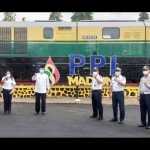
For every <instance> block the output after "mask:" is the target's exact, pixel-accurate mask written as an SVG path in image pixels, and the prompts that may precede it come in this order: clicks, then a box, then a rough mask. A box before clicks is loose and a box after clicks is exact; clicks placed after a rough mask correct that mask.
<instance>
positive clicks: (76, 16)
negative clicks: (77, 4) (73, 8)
mask: <svg viewBox="0 0 150 150" xmlns="http://www.w3.org/2000/svg"><path fill="white" fill-rule="evenodd" d="M80 20H93V13H92V12H73V15H72V17H71V21H73V22H74V21H80Z"/></svg>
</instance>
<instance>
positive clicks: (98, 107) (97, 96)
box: [90, 67, 103, 121]
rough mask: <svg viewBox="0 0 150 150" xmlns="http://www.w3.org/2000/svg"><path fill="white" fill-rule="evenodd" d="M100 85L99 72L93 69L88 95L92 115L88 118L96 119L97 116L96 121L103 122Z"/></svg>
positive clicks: (100, 77)
mask: <svg viewBox="0 0 150 150" xmlns="http://www.w3.org/2000/svg"><path fill="white" fill-rule="evenodd" d="M102 84H103V77H102V76H100V75H99V70H98V68H97V67H95V68H94V70H93V79H92V88H91V93H90V97H91V98H92V107H93V115H92V116H91V117H90V118H97V117H98V114H99V117H98V118H97V121H100V120H103V105H102Z"/></svg>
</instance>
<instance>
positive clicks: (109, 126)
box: [0, 97, 150, 137]
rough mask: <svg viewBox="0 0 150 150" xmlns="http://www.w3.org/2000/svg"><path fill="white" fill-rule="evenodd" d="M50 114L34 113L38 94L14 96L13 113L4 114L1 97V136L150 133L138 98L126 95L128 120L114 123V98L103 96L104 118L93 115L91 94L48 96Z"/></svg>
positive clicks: (121, 135) (48, 111)
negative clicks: (145, 124) (141, 116)
mask: <svg viewBox="0 0 150 150" xmlns="http://www.w3.org/2000/svg"><path fill="white" fill-rule="evenodd" d="M46 103H47V104H46V115H42V114H39V115H38V116H36V115H34V109H35V98H21V99H15V98H13V100H12V114H10V115H3V105H4V104H3V100H2V99H0V137H150V130H147V129H145V128H139V127H138V126H137V125H138V124H139V123H140V109H139V103H138V101H137V100H136V98H126V99H125V105H126V106H125V110H126V117H125V123H124V124H121V125H120V124H118V122H115V123H111V122H109V121H108V120H109V119H111V118H112V117H113V116H112V107H111V99H109V98H103V107H104V120H103V121H96V119H91V118H89V116H90V115H92V105H91V99H90V98H80V101H75V98H52V97H51V98H50V97H49V98H47V102H46Z"/></svg>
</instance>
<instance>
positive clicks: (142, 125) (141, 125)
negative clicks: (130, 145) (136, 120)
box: [138, 124, 146, 127]
mask: <svg viewBox="0 0 150 150" xmlns="http://www.w3.org/2000/svg"><path fill="white" fill-rule="evenodd" d="M138 127H146V124H140V125H138Z"/></svg>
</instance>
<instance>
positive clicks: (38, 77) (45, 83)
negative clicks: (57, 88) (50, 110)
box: [32, 68, 50, 115]
mask: <svg viewBox="0 0 150 150" xmlns="http://www.w3.org/2000/svg"><path fill="white" fill-rule="evenodd" d="M39 70H40V73H35V74H34V75H33V77H32V81H36V82H35V97H36V102H35V111H36V113H35V115H38V114H39V112H40V98H41V100H42V103H41V111H42V114H43V115H45V110H46V91H47V92H49V90H50V83H49V78H48V75H47V74H45V73H44V68H40V69H39Z"/></svg>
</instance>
